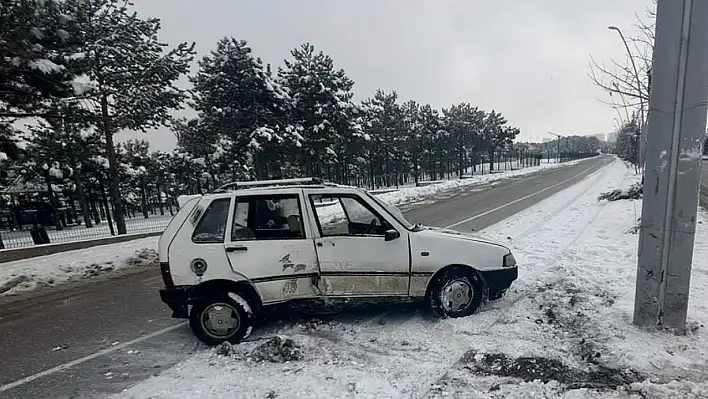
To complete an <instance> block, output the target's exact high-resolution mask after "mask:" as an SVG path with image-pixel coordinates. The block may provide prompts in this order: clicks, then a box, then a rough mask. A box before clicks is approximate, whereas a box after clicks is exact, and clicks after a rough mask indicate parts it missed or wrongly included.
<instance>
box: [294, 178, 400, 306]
mask: <svg viewBox="0 0 708 399" xmlns="http://www.w3.org/2000/svg"><path fill="white" fill-rule="evenodd" d="M306 193H307V195H308V199H309V205H310V207H311V209H312V210H313V214H314V215H315V216H314V217H315V221H316V225H317V228H318V230H319V231H318V232H317V233H318V236H319V237H317V238H315V248H316V250H317V257H318V259H319V264H320V274H321V278H322V280H321V282H320V289H321V290H322V291H323V294H324V295H329V296H398V295H407V294H408V288H409V279H410V254H409V251H408V231H407V230H406V229H404V228H402V227H401V226H398V225H397V224H396V223H395V221H393V220H392V218H391V217H387V216H384V215H385V212H383V211H382V210H381V209H379V208H378V207H377V205H376V204H372V203H369V202H368V201H366V200H365V199H364V198H362V197H361V196H359V195H358V194H353V193H349V194H340V193H336V192H332V193H325V192H322V191H321V190H306ZM386 231H389V233H391V232H394V231H395V233H396V235H397V236H396V237H395V238H394V239H391V240H386V239H385V236H386Z"/></svg>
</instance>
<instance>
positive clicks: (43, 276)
mask: <svg viewBox="0 0 708 399" xmlns="http://www.w3.org/2000/svg"><path fill="white" fill-rule="evenodd" d="M577 162H580V161H571V162H567V163H561V164H542V165H541V166H536V167H532V168H526V169H520V170H515V171H508V172H506V173H499V174H491V175H480V176H474V177H471V178H468V179H462V180H448V181H444V182H442V183H440V184H434V185H430V186H425V187H410V188H402V189H400V190H397V191H393V192H386V193H382V194H377V195H378V196H379V197H380V198H381V199H383V200H384V201H387V202H389V203H391V204H396V205H400V204H404V203H412V202H416V201H420V200H423V199H430V198H433V197H435V196H436V195H437V194H440V193H441V192H444V191H447V190H450V189H454V188H459V187H463V186H469V185H477V184H483V183H490V182H494V181H499V180H502V179H507V178H512V177H517V176H521V175H525V174H529V173H533V172H538V171H540V170H544V169H549V168H556V167H562V166H566V165H573V164H575V163H577ZM329 211H330V212H329V213H332V212H331V210H329ZM320 212H328V210H326V208H325V209H324V210H321V211H320ZM150 220H151V221H153V222H154V223H155V224H154V226H157V229H156V230H155V231H161V230H162V229H164V227H165V226H167V224H168V223H169V221H170V219H169V216H166V217H156V218H152V219H150ZM136 223H137V222H136ZM78 229H82V230H83V231H88V232H90V233H91V234H92V235H91V239H95V238H100V237H101V235H102V234H103V233H106V234H109V232H108V228H107V226H106V224H105V223H104V224H103V225H102V226H97V227H95V228H92V229H85V228H81V227H78ZM101 229H103V230H101ZM104 230H105V231H104ZM157 240H158V238H157V237H154V238H146V239H140V240H134V241H129V242H126V243H119V244H109V245H103V246H99V247H93V248H89V249H84V250H79V251H70V252H64V253H60V254H54V255H48V256H42V257H37V258H31V259H26V260H19V261H15V262H9V263H4V264H0V295H12V294H17V293H19V292H21V291H28V290H33V289H35V288H37V287H45V286H54V285H57V284H61V283H64V282H66V281H71V280H75V279H80V278H89V277H93V276H95V275H97V274H103V273H109V272H112V271H114V270H117V269H121V268H125V267H135V266H145V264H146V262H136V261H135V259H134V257H135V256H136V254H137V253H138V252H142V256H153V255H154V251H156V250H157ZM151 262H153V263H154V264H155V265H157V260H156V259H151Z"/></svg>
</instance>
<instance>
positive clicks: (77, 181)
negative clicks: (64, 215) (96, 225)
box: [71, 160, 93, 229]
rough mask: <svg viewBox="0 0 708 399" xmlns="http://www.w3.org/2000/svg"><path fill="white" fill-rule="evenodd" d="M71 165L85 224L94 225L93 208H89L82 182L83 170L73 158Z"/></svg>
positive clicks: (88, 226) (87, 226)
mask: <svg viewBox="0 0 708 399" xmlns="http://www.w3.org/2000/svg"><path fill="white" fill-rule="evenodd" d="M71 164H72V165H71V167H72V168H74V185H76V195H77V196H78V197H79V206H81V216H82V217H83V218H84V225H85V226H86V228H87V229H88V228H91V227H93V223H91V210H90V209H89V203H88V201H87V200H86V193H85V192H84V186H83V184H82V182H81V172H80V169H79V168H78V166H77V165H76V161H73V160H72V163H71Z"/></svg>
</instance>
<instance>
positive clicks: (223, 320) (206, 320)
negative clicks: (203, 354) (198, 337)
mask: <svg viewBox="0 0 708 399" xmlns="http://www.w3.org/2000/svg"><path fill="white" fill-rule="evenodd" d="M200 322H201V325H202V329H203V330H204V332H205V333H206V334H207V335H209V336H210V337H212V338H217V339H222V338H226V337H229V336H231V335H233V334H234V333H235V332H236V330H238V328H239V326H240V325H241V318H240V317H239V315H238V312H237V311H236V309H235V308H234V307H233V306H231V305H229V304H228V303H223V302H217V303H213V304H211V305H209V306H207V308H206V309H204V311H203V312H202V315H201V317H200Z"/></svg>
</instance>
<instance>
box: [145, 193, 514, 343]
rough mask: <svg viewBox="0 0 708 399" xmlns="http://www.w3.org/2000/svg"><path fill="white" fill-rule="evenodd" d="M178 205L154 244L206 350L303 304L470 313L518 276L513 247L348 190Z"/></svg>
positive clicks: (171, 292) (199, 199)
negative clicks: (270, 312) (413, 217)
mask: <svg viewBox="0 0 708 399" xmlns="http://www.w3.org/2000/svg"><path fill="white" fill-rule="evenodd" d="M183 202H184V203H182V204H180V205H181V208H180V211H179V212H178V213H177V215H176V216H175V217H174V218H173V220H172V221H171V222H170V224H169V226H168V227H167V229H166V230H165V232H164V233H163V234H162V236H161V237H160V242H159V254H160V266H161V272H162V277H163V280H164V284H165V288H164V289H162V290H160V296H161V298H162V301H163V302H164V303H165V304H167V305H168V306H169V307H170V309H172V311H173V314H172V316H173V317H177V318H188V319H189V322H190V326H191V328H192V330H193V331H194V333H195V335H196V336H197V337H198V338H199V339H200V340H202V341H203V342H205V343H207V344H212V345H215V344H219V343H221V342H224V341H229V342H232V343H236V342H239V341H240V340H242V339H243V338H244V337H246V336H248V334H249V333H250V331H251V329H252V327H253V325H254V322H255V320H256V317H257V315H258V314H259V313H260V312H261V311H262V310H263V309H264V308H265V307H267V306H270V305H276V304H282V303H285V302H291V301H299V300H332V299H345V298H346V299H356V298H361V299H367V300H368V299H371V298H391V297H399V298H401V299H412V300H427V301H429V303H430V305H431V307H432V308H433V309H434V310H435V311H436V312H437V313H438V314H440V315H441V316H447V317H463V316H468V315H471V314H472V313H474V311H475V310H476V309H477V308H478V306H479V305H480V304H481V302H482V300H483V299H485V298H486V299H488V300H494V299H498V298H500V297H501V296H502V295H503V294H504V293H505V292H506V290H507V289H508V288H509V287H510V286H511V284H512V282H513V281H514V280H516V278H517V276H518V269H517V266H516V260H515V259H514V256H513V255H512V253H511V251H510V250H509V249H508V248H506V247H504V246H502V245H500V244H497V243H494V242H490V241H488V240H484V239H481V238H478V237H473V236H468V235H463V234H460V233H457V232H454V231H445V230H440V229H432V228H426V227H422V226H420V225H417V224H414V223H412V222H410V221H408V220H407V219H406V218H405V216H404V215H403V214H402V213H401V212H400V211H399V210H398V209H397V208H396V207H394V206H391V205H389V204H386V203H384V202H383V201H381V200H379V199H378V198H376V197H375V196H373V195H371V194H370V193H368V192H367V191H365V190H361V189H358V188H355V187H348V186H339V185H335V184H330V183H325V182H322V181H320V180H318V179H289V180H271V181H261V182H239V183H233V184H230V185H228V186H225V187H223V188H222V189H220V190H217V192H216V193H213V194H207V195H204V196H191V197H186V198H184V199H183Z"/></svg>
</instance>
